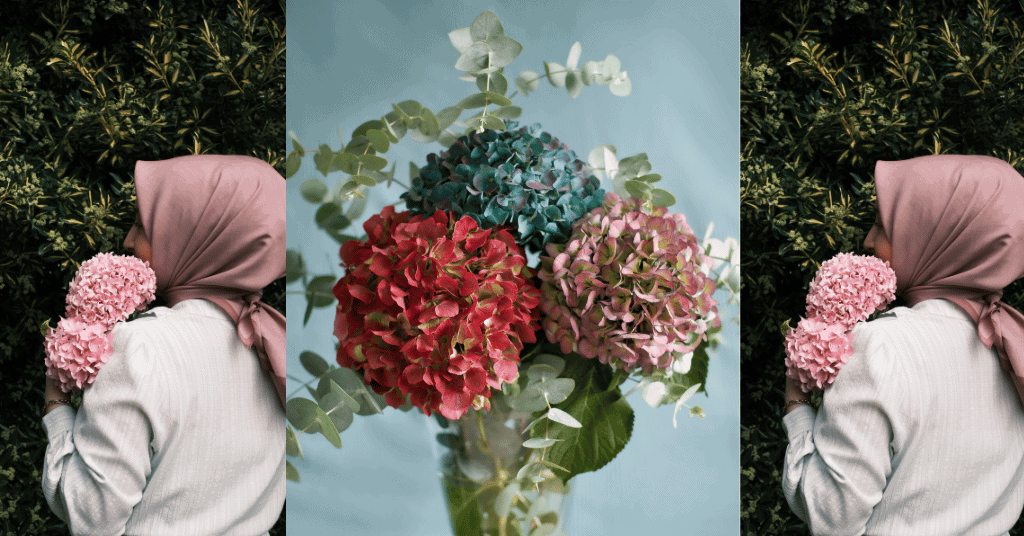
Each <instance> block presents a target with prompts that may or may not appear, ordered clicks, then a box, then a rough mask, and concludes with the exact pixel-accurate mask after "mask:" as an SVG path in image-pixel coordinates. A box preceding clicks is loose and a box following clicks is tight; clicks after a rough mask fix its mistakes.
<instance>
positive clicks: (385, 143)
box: [366, 125, 391, 153]
mask: <svg viewBox="0 0 1024 536" xmlns="http://www.w3.org/2000/svg"><path fill="white" fill-rule="evenodd" d="M381 126H383V125H381ZM366 139H368V140H370V145H373V150H375V151H377V152H378V153H386V152H388V148H390V147H391V141H390V140H388V137H387V136H386V135H385V134H384V133H383V132H381V131H380V130H377V129H375V128H371V129H369V130H367V131H366Z"/></svg>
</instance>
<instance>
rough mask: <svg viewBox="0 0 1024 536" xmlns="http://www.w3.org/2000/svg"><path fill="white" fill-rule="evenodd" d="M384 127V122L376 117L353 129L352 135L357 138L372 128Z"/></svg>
mask: <svg viewBox="0 0 1024 536" xmlns="http://www.w3.org/2000/svg"><path fill="white" fill-rule="evenodd" d="M382 128H384V124H383V123H381V122H380V121H378V120H376V119H371V120H369V121H367V122H365V123H363V124H361V125H359V126H358V127H356V129H355V130H353V131H352V137H353V138H355V137H356V136H366V133H367V132H369V131H370V130H380V129H382Z"/></svg>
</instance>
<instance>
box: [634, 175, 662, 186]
mask: <svg viewBox="0 0 1024 536" xmlns="http://www.w3.org/2000/svg"><path fill="white" fill-rule="evenodd" d="M636 180H638V181H643V182H646V183H647V184H654V183H656V182H658V181H660V180H661V175H659V174H657V173H648V174H647V175H643V176H640V177H637V178H636Z"/></svg>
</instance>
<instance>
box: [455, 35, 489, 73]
mask: <svg viewBox="0 0 1024 536" xmlns="http://www.w3.org/2000/svg"><path fill="white" fill-rule="evenodd" d="M490 65H491V47H490V45H489V44H487V43H473V44H472V45H471V46H470V47H469V48H467V49H466V50H464V51H463V52H462V55H461V56H459V59H458V60H457V61H456V62H455V68H456V69H458V70H460V71H467V72H470V73H475V72H480V71H484V70H486V69H487V68H488V67H490ZM474 79H475V77H474Z"/></svg>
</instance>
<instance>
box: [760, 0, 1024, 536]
mask: <svg viewBox="0 0 1024 536" xmlns="http://www.w3.org/2000/svg"><path fill="white" fill-rule="evenodd" d="M741 36H742V37H741V40H742V42H741V63H740V73H741V75H740V76H741V82H740V84H741V90H740V91H741V101H742V102H741V121H742V127H741V129H742V130H741V132H742V133H741V137H742V139H741V146H742V154H741V203H742V209H741V218H742V223H741V226H742V230H743V231H742V233H743V236H742V240H741V242H742V244H743V275H744V281H743V283H744V287H743V288H744V290H743V294H744V297H743V300H744V303H743V317H742V318H743V321H742V334H743V335H742V352H741V359H742V367H743V378H744V389H743V391H742V395H741V397H742V398H741V404H742V407H743V416H742V426H743V429H742V436H741V437H742V447H741V477H740V481H741V487H742V492H741V493H742V505H741V525H742V528H743V534H745V535H764V534H804V533H806V528H805V527H803V524H802V523H801V522H800V520H799V519H797V518H796V517H795V516H793V515H792V513H791V511H790V509H789V506H788V505H787V504H786V501H785V498H784V497H783V495H782V490H781V467H782V461H783V456H784V453H785V449H786V446H787V439H786V436H785V433H784V430H783V428H782V426H781V420H782V403H783V390H784V387H785V379H784V366H783V358H784V353H783V346H782V342H783V331H782V328H783V325H784V324H785V323H786V322H787V321H789V322H791V323H795V321H796V320H797V319H798V318H799V316H800V315H802V314H803V312H804V301H803V300H804V297H805V296H806V288H807V284H808V282H809V281H810V279H811V277H812V276H813V274H814V271H815V270H816V269H817V267H818V266H819V265H820V263H821V262H822V261H825V260H827V259H828V258H830V257H832V256H833V255H835V254H836V253H838V252H840V251H855V252H863V251H862V249H861V243H862V242H863V239H864V236H865V233H866V232H867V230H868V229H869V228H870V226H871V224H872V222H873V221H874V214H875V209H874V203H875V198H874V185H873V183H872V175H873V172H874V163H875V161H877V160H901V159H907V158H912V157H915V156H921V155H926V154H933V153H962V154H986V155H993V156H996V157H999V158H1002V159H1004V160H1006V161H1008V162H1010V163H1011V164H1012V165H1014V166H1015V167H1016V168H1017V169H1018V170H1019V171H1024V153H1022V152H1021V151H1020V147H1021V145H1020V140H1021V139H1024V121H1022V119H1024V118H1022V115H1024V86H1022V85H1021V81H1022V80H1024V55H1022V53H1021V52H1022V50H1024V2H1022V1H1021V0H1006V1H1001V0H990V1H988V2H984V1H982V2H972V3H964V2H953V1H938V2H924V1H902V2H901V1H899V0H888V1H879V0H866V1H858V0H851V1H845V0H843V1H837V0H830V1H826V2H807V1H800V0H744V1H743V3H742V20H741ZM1005 300H1006V302H1007V303H1010V304H1011V305H1014V306H1017V307H1024V282H1022V281H1017V282H1016V283H1015V284H1013V285H1011V286H1010V287H1009V288H1008V289H1007V291H1006V294H1005ZM1015 531H1017V532H1016V533H1019V534H1024V530H1022V527H1021V525H1020V524H1019V525H1018V527H1017V528H1016V529H1015Z"/></svg>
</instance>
